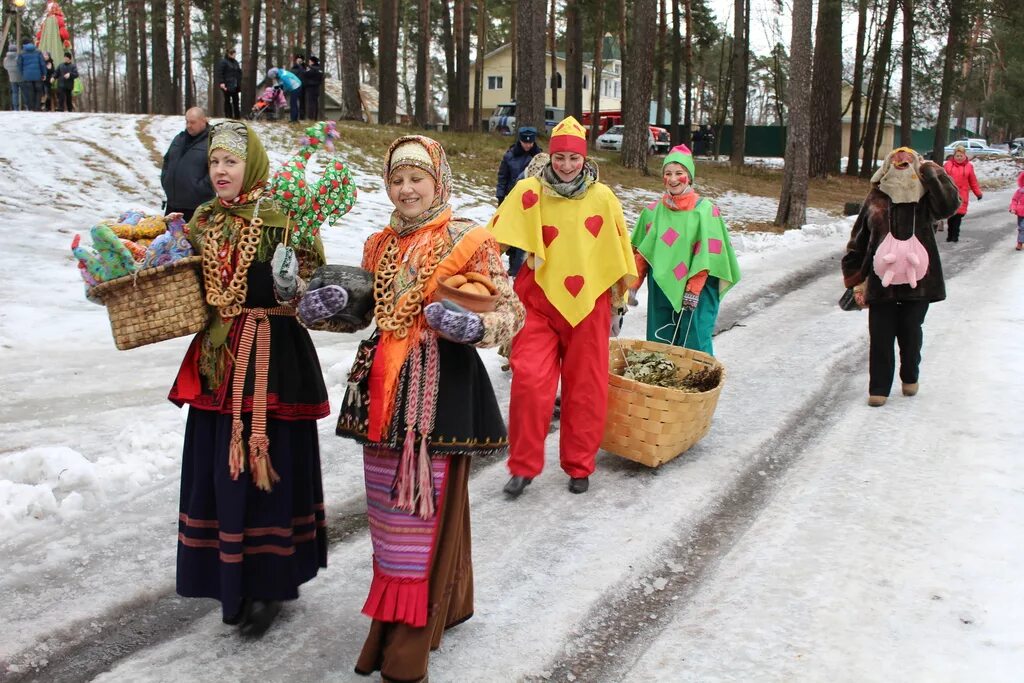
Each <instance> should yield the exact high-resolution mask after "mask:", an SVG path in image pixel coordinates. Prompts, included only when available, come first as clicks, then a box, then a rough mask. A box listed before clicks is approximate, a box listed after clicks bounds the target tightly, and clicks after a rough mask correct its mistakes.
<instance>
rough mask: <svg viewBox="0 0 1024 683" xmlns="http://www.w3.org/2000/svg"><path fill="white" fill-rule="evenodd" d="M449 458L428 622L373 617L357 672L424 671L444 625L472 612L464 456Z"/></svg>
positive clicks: (401, 679) (410, 677)
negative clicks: (417, 624)
mask: <svg viewBox="0 0 1024 683" xmlns="http://www.w3.org/2000/svg"><path fill="white" fill-rule="evenodd" d="M450 457H451V467H450V469H449V475H448V482H447V491H446V497H447V500H446V504H445V506H444V509H443V510H442V513H441V522H440V527H439V529H438V532H437V550H436V552H435V553H434V560H433V564H432V565H431V568H430V602H429V605H428V616H427V625H426V626H425V627H423V628H414V627H412V626H409V625H407V624H400V623H390V622H383V621H379V620H377V619H374V620H373V622H372V623H371V624H370V633H369V635H367V636H366V642H365V643H364V644H363V651H362V652H361V653H360V655H359V659H358V660H356V666H355V670H356V673H358V674H362V675H364V676H368V675H370V674H371V673H373V672H374V671H380V672H381V679H382V680H383V681H386V682H388V681H390V682H393V683H405V682H412V681H422V680H424V679H425V678H426V676H427V669H428V665H429V662H430V651H431V650H436V649H437V648H438V647H440V645H441V636H442V634H443V633H444V631H445V629H448V628H451V627H452V626H455V625H457V624H461V623H462V622H464V621H466V620H467V619H469V618H470V617H471V616H473V557H472V548H471V545H470V543H471V540H470V527H469V488H468V483H469V458H468V457H466V456H461V455H453V456H450Z"/></svg>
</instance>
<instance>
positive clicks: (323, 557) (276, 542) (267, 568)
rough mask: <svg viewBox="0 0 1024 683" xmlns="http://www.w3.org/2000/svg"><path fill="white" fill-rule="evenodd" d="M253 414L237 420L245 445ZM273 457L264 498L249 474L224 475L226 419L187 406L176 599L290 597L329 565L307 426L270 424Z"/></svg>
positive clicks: (315, 457)
mask: <svg viewBox="0 0 1024 683" xmlns="http://www.w3.org/2000/svg"><path fill="white" fill-rule="evenodd" d="M250 418H251V416H250V415H248V414H247V415H243V420H244V423H245V439H246V440H248V438H249V429H250ZM267 435H268V436H269V438H270V459H271V463H272V464H273V467H274V470H276V472H277V474H278V475H279V476H280V477H281V480H280V481H278V482H276V483H275V484H274V486H273V490H272V491H270V492H269V493H267V492H264V491H261V490H259V489H258V488H256V486H254V485H253V484H252V482H251V480H250V478H249V471H248V470H246V471H245V472H243V473H242V474H241V476H239V478H238V479H237V480H232V479H231V475H230V474H229V472H228V444H229V442H230V440H231V415H225V414H220V413H216V412H212V411H206V410H199V409H196V408H190V409H189V415H188V423H187V425H186V427H185V448H184V455H183V460H182V466H181V500H180V503H179V508H178V510H179V511H178V573H177V590H178V594H179V595H182V596H185V597H194V598H215V599H217V600H220V602H221V606H222V609H223V612H224V615H225V616H231V615H233V614H235V613H236V612H237V611H238V608H239V605H240V603H241V600H242V598H253V599H256V600H294V599H295V598H297V597H299V585H300V584H303V583H305V582H306V581H309V580H310V579H312V578H313V577H314V576H316V573H317V571H318V570H319V568H320V567H326V566H327V524H326V520H325V517H324V502H323V500H324V496H323V486H322V484H321V479H320V450H319V445H318V438H317V431H316V422H315V421H313V420H295V421H290V420H276V419H268V421H267Z"/></svg>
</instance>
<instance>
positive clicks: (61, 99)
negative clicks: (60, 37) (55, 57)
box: [40, 52, 78, 111]
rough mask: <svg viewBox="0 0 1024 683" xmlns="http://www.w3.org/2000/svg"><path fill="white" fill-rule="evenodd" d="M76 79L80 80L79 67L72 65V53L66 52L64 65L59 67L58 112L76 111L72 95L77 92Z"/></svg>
mask: <svg viewBox="0 0 1024 683" xmlns="http://www.w3.org/2000/svg"><path fill="white" fill-rule="evenodd" d="M40 59H42V57H40ZM44 68H45V65H44ZM76 78H78V67H77V66H75V65H74V64H73V63H72V61H71V53H70V52H65V53H64V63H63V64H61V65H60V66H58V67H57V111H74V110H75V104H74V102H73V101H72V99H71V94H72V93H73V92H74V91H75V79H76Z"/></svg>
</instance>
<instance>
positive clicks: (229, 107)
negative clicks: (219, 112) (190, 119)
mask: <svg viewBox="0 0 1024 683" xmlns="http://www.w3.org/2000/svg"><path fill="white" fill-rule="evenodd" d="M216 79H217V80H216V82H217V88H218V89H219V90H220V92H221V94H222V95H223V96H224V116H225V117H227V118H229V119H240V118H242V107H241V105H240V104H239V102H238V95H239V92H240V91H241V89H242V67H241V66H239V65H238V60H237V59H235V48H233V47H229V48H228V49H227V51H226V52H225V53H224V56H223V57H222V58H221V60H220V61H219V62H217V74H216Z"/></svg>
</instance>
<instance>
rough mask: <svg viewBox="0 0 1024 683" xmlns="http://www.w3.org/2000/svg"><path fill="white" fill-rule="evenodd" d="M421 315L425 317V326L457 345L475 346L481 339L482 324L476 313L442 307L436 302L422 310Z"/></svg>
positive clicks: (459, 308)
mask: <svg viewBox="0 0 1024 683" xmlns="http://www.w3.org/2000/svg"><path fill="white" fill-rule="evenodd" d="M446 303H450V302H446ZM451 307H454V308H456V309H458V310H452V308H451ZM423 313H424V314H425V315H426V316H427V324H428V325H430V326H431V327H432V328H434V329H435V330H437V333H438V334H440V335H441V336H442V337H444V338H445V339H449V340H451V341H453V342H457V343H459V344H476V343H477V342H478V341H480V340H481V339H483V336H484V323H483V320H481V319H480V316H479V315H477V314H476V313H472V312H470V311H467V310H465V309H462V308H461V307H459V306H457V305H455V304H450V306H444V305H442V304H440V303H437V302H435V303H432V304H430V305H428V306H427V307H426V308H424V309H423Z"/></svg>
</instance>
